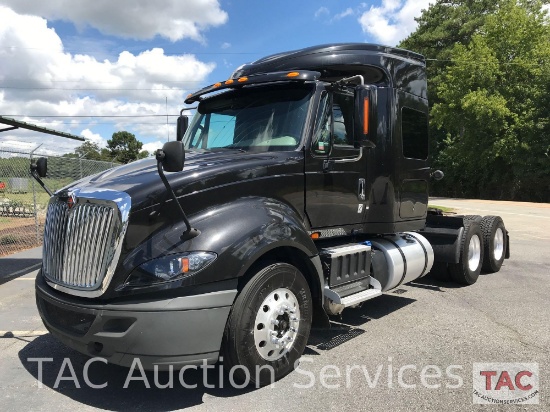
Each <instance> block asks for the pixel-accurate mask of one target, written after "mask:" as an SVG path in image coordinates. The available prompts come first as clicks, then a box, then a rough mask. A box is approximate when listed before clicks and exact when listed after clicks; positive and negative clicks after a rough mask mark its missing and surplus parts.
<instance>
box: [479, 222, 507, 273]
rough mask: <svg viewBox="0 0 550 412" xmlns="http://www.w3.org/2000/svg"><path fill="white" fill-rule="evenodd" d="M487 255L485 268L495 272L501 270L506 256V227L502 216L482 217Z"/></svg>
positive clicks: (484, 259)
mask: <svg viewBox="0 0 550 412" xmlns="http://www.w3.org/2000/svg"><path fill="white" fill-rule="evenodd" d="M481 231H482V232H483V244H484V245H485V248H484V249H485V250H484V253H485V257H484V258H483V270H484V271H485V272H487V273H494V272H498V271H499V270H500V267H501V266H502V263H503V262H504V258H505V257H506V228H505V227H504V222H503V221H502V218H501V217H500V216H485V217H483V219H481Z"/></svg>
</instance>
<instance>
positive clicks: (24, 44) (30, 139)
mask: <svg viewBox="0 0 550 412" xmlns="http://www.w3.org/2000/svg"><path fill="white" fill-rule="evenodd" d="M429 3H430V0H416V1H415V0H373V1H363V2H360V1H338V0H321V1H312V0H303V1H301V2H295V1H286V0H281V1H278V2H268V1H265V0H256V1H249V0H241V1H236V0H231V1H225V0H220V1H218V0H185V1H183V0H156V1H155V2H151V1H150V0H132V1H127V0H123V1H122V0H121V1H113V0H94V1H93V2H89V1H82V0H49V1H47V2H44V1H43V0H0V61H2V64H1V65H0V115H4V116H17V117H16V118H17V119H19V120H23V121H27V122H30V123H35V124H39V125H43V126H46V127H50V128H54V129H58V130H63V131H66V132H70V133H73V134H76V135H80V136H84V137H85V138H87V139H89V140H91V141H93V142H95V143H98V144H99V145H100V146H104V145H105V144H106V140H107V139H109V138H110V137H111V135H112V133H113V132H115V131H118V130H127V131H129V132H131V133H134V134H135V135H136V137H137V138H138V139H139V140H140V141H142V142H143V143H144V148H145V149H148V150H150V151H153V150H154V149H156V148H158V147H160V146H161V145H162V144H163V143H164V142H165V141H166V140H167V139H171V140H173V139H174V134H175V126H174V123H175V117H173V116H174V115H176V114H178V113H179V110H180V109H181V108H183V107H184V104H183V100H184V97H185V96H186V95H187V94H188V93H190V92H192V91H194V90H197V89H199V88H201V87H203V86H206V85H208V84H211V83H215V82H217V81H219V80H222V79H226V78H227V77H228V76H229V75H230V73H231V72H232V71H233V70H234V69H235V68H237V67H238V66H239V65H241V64H242V63H246V62H251V61H254V60H256V59H258V58H260V57H263V56H266V55H269V54H273V53H277V52H281V51H285V50H293V49H299V48H302V47H308V46H312V45H316V44H325V43H340V42H370V43H380V44H386V45H390V46H393V45H395V44H397V43H398V42H399V41H400V40H402V39H403V38H405V37H406V36H407V35H408V34H409V33H410V32H412V31H413V30H414V29H415V27H416V23H415V22H414V17H417V16H419V15H420V12H421V9H423V8H426V7H428V4H429ZM167 113H168V114H169V117H168V124H167V118H166V114H167ZM65 116H66V117H65ZM91 116H94V117H91ZM109 116H118V117H109ZM121 116H133V117H121ZM135 116H137V117H135ZM38 144H42V146H41V147H40V149H39V152H42V153H46V154H60V153H64V152H71V151H73V150H74V148H75V147H76V146H78V144H79V143H78V142H73V141H69V140H67V139H62V138H56V137H50V136H46V135H37V134H36V133H34V132H27V131H23V130H18V131H13V132H3V133H0V151H1V150H22V151H28V150H32V149H34V148H35V147H37V145H38Z"/></svg>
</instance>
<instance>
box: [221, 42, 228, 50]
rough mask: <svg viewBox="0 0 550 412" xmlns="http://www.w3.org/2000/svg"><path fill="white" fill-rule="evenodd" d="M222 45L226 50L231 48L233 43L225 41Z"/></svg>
mask: <svg viewBox="0 0 550 412" xmlns="http://www.w3.org/2000/svg"><path fill="white" fill-rule="evenodd" d="M220 47H221V48H222V49H224V50H226V49H229V48H230V47H231V43H228V42H224V43H222V45H221V46H220Z"/></svg>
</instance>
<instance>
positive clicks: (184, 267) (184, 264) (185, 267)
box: [180, 258, 189, 273]
mask: <svg viewBox="0 0 550 412" xmlns="http://www.w3.org/2000/svg"><path fill="white" fill-rule="evenodd" d="M180 263H181V272H182V273H187V272H189V258H181V261H180Z"/></svg>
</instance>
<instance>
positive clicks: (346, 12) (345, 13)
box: [333, 7, 354, 20]
mask: <svg viewBox="0 0 550 412" xmlns="http://www.w3.org/2000/svg"><path fill="white" fill-rule="evenodd" d="M353 14H354V12H353V9H352V8H351V7H348V8H347V9H346V10H344V11H343V12H342V13H338V14H337V15H335V16H334V18H333V19H334V20H341V19H343V18H344V17H348V16H352V15H353Z"/></svg>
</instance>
